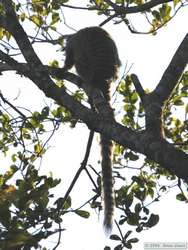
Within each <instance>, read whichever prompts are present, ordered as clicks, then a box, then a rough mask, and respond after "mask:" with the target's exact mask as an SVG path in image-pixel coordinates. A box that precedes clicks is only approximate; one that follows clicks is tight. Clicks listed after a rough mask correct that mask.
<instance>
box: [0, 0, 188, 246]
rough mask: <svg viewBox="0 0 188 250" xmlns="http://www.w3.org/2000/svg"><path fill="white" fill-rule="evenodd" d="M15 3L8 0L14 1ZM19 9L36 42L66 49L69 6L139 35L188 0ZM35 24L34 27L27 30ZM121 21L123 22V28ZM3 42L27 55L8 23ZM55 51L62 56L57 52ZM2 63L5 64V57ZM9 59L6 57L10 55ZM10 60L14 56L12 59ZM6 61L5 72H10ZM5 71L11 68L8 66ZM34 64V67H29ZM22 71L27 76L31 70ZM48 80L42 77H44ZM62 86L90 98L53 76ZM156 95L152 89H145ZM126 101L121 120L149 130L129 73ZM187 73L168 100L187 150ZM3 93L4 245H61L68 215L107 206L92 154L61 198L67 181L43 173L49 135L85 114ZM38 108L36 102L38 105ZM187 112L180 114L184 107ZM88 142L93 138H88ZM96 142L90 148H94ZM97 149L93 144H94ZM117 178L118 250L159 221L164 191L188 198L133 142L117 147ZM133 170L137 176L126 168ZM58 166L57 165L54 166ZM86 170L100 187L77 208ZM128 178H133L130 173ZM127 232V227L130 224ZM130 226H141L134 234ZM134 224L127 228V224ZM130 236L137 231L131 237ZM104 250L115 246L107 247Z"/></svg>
mask: <svg viewBox="0 0 188 250" xmlns="http://www.w3.org/2000/svg"><path fill="white" fill-rule="evenodd" d="M7 2H9V0H8V1H7ZM13 2H14V9H15V11H16V13H17V17H18V18H19V21H20V23H21V25H22V26H23V28H24V29H25V30H28V37H29V39H30V41H31V43H32V45H36V46H37V44H39V43H41V44H42V43H44V42H45V43H48V44H52V45H56V46H58V49H59V51H60V53H62V51H63V49H64V41H65V38H67V37H68V35H66V34H61V32H60V31H61V29H62V27H61V22H62V20H64V22H65V23H66V20H65V19H64V16H63V10H64V9H68V8H71V9H74V10H76V11H80V10H84V11H86V12H94V13H96V14H98V15H100V16H103V17H105V20H104V21H103V22H102V23H101V25H103V24H105V23H108V22H110V21H112V22H113V23H114V24H120V23H121V24H124V25H125V27H127V28H128V29H129V30H130V31H131V32H132V33H138V34H143V33H144V34H149V33H151V34H153V35H154V34H156V32H157V31H158V30H159V29H160V28H161V27H163V26H164V25H167V23H168V22H169V21H170V20H171V19H172V18H173V17H174V16H175V15H176V13H177V12H178V11H179V10H180V9H181V8H183V7H185V6H186V5H187V1H182V0H181V1H180V0H173V1H162V0H161V1H158V2H160V3H158V4H155V1H145V0H131V1H128V0H127V1H126V0H116V1H111V0H90V1H85V2H86V4H85V5H84V6H83V5H82V6H78V4H76V5H75V6H74V1H69V0H29V1H28V0H27V1H13ZM4 4H5V2H4V1H0V14H1V23H2V20H4V19H3V18H5V8H4ZM133 13H134V14H137V15H139V16H141V17H144V20H145V22H146V26H145V27H146V30H141V28H142V27H139V30H136V28H135V27H134V18H133V17H131V15H129V14H133ZM28 27H29V28H28ZM117 27H118V26H117ZM0 40H1V46H2V47H3V48H4V51H5V52H7V55H8V56H10V58H11V59H16V60H20V54H19V53H17V51H18V48H17V46H16V45H15V42H14V40H13V35H12V34H11V32H9V31H8V30H6V29H5V28H4V27H3V25H2V27H0ZM54 57H55V56H54ZM1 61H2V62H3V63H2V64H3V66H5V64H4V60H3V58H1ZM5 62H6V61H5ZM10 62H12V61H11V60H10ZM2 64H1V65H0V66H1V68H0V70H1V71H2V72H3V67H2ZM10 65H11V66H12V64H11V63H10ZM49 65H50V66H53V67H54V68H58V67H59V62H58V60H54V61H53V62H49ZM5 70H10V69H9V68H6V69H5ZM29 70H33V69H31V68H29ZM16 71H17V72H18V73H19V74H20V75H22V74H23V75H25V72H22V71H19V69H16ZM41 79H42V78H41ZM54 81H55V83H56V85H57V86H58V87H59V88H62V89H63V90H64V89H65V90H66V91H67V92H68V91H69V92H70V95H71V96H72V97H73V98H74V100H76V101H77V102H78V103H82V104H83V103H85V96H84V94H83V92H82V91H81V90H80V89H79V90H78V89H77V88H75V89H74V88H69V85H68V84H67V82H66V81H64V80H62V79H61V80H59V79H58V77H54ZM146 92H148V93H149V91H146ZM116 95H118V99H120V100H121V104H120V105H121V114H120V120H121V124H122V125H124V126H125V127H128V128H131V129H132V130H134V131H137V132H140V133H142V131H143V130H144V129H145V126H146V124H145V115H146V114H145V110H144V106H143V102H142V100H141V98H140V96H139V93H138V91H137V90H136V89H135V87H134V84H133V80H132V78H131V76H130V75H126V74H125V75H123V77H122V79H121V81H120V82H119V84H118V88H117V91H116ZM187 97H188V72H184V74H183V75H182V77H181V80H180V83H179V84H178V85H177V86H176V87H175V89H174V90H173V93H172V95H171V97H170V98H169V99H168V100H167V101H166V105H165V109H164V112H163V120H164V134H165V136H166V138H167V140H168V141H170V142H171V143H173V144H174V145H176V146H177V147H178V148H179V149H181V150H182V151H184V152H187V150H188V144H187V141H188V138H187V134H188V122H187V120H188V119H187V115H188V105H187V103H186V98H187ZM0 98H1V100H2V102H1V103H0V108H1V111H0V151H1V154H2V155H3V156H4V158H5V159H6V164H5V166H6V167H5V171H4V173H3V171H2V173H1V175H0V248H1V249H2V250H6V249H10V250H11V249H12V250H13V249H24V250H26V249H27V250H28V249H31V248H32V247H34V248H35V249H44V250H45V249H46V248H45V247H43V246H42V243H41V241H42V240H44V239H47V238H48V237H50V236H52V235H54V234H58V237H57V238H59V239H58V240H57V244H56V245H55V246H54V248H53V249H56V248H57V247H58V245H59V244H60V240H62V241H63V237H62V236H63V232H64V230H65V229H64V228H63V219H62V218H65V216H66V215H67V214H70V213H74V214H75V215H77V216H80V217H82V218H85V219H87V218H89V216H90V211H86V210H84V209H85V208H83V207H85V206H86V205H88V204H89V206H90V207H91V208H93V209H95V210H97V211H100V210H101V199H100V195H101V179H100V172H99V173H98V172H97V171H96V170H95V169H94V168H93V167H92V166H89V167H88V166H87V160H88V156H87V153H88V152H86V156H85V158H84V161H83V163H82V164H81V167H80V168H79V170H78V172H77V173H76V175H75V178H74V180H73V182H72V184H71V186H70V188H69V189H68V190H67V191H66V192H65V190H64V192H65V196H64V197H63V198H62V197H56V196H55V195H54V193H55V191H54V192H53V191H52V190H53V189H55V188H56V187H57V186H58V185H62V183H60V180H59V179H54V178H53V176H52V174H50V175H41V173H40V163H41V159H43V158H44V157H45V155H46V154H47V153H48V148H49V147H50V140H51V138H52V137H53V136H54V134H55V133H56V132H57V131H58V129H59V128H60V126H62V125H64V126H65V125H67V124H68V125H69V126H70V127H72V128H74V127H75V126H76V125H77V123H78V122H80V118H79V117H77V116H74V115H73V114H72V113H71V112H70V111H69V110H68V109H67V107H65V106H59V105H58V104H57V103H55V104H52V105H51V106H48V105H46V106H44V107H43V108H42V110H37V111H33V110H26V109H25V108H20V107H17V106H16V105H15V104H12V103H11V102H9V101H8V100H7V99H6V98H5V97H4V96H3V94H2V93H1V94H0ZM31 109H32V107H31ZM180 111H181V113H182V111H184V114H183V115H182V116H180V117H179V116H178V115H177V114H178V113H180ZM88 145H89V141H88ZM88 148H89V146H88V147H87V149H88ZM89 150H90V148H89ZM113 163H114V178H115V181H116V182H118V183H119V184H120V185H119V186H118V188H116V191H115V193H116V206H117V208H118V209H119V211H120V213H121V214H120V216H119V219H117V220H116V227H117V234H112V235H111V236H110V239H111V240H112V241H114V242H117V246H115V248H114V250H120V249H125V248H127V249H131V248H132V246H133V244H134V243H136V242H138V239H137V238H136V236H135V235H137V233H141V232H142V231H143V230H145V229H149V228H151V227H153V226H155V225H156V224H157V223H158V221H159V215H156V214H154V213H152V211H150V207H149V205H150V204H152V203H154V202H159V200H160V198H161V196H162V195H164V194H165V193H167V192H168V191H169V190H170V189H172V188H173V187H178V188H179V190H180V191H179V193H178V194H177V196H176V199H177V200H179V201H182V202H187V197H186V192H185V187H184V184H185V181H183V180H181V179H177V177H176V176H175V175H173V174H172V173H170V172H169V171H168V170H167V169H166V168H162V167H160V166H159V164H158V163H156V162H154V161H152V160H150V159H149V158H148V157H143V156H142V155H140V154H138V153H137V152H135V151H134V150H131V149H130V148H129V147H123V146H122V145H120V144H118V143H116V144H115V146H114V157H113ZM127 169H129V170H131V171H130V174H127V172H126V170H127ZM52 171H53V169H52ZM82 171H85V172H86V173H87V176H88V178H89V179H90V180H91V183H92V185H93V186H94V188H93V193H91V195H90V199H89V200H88V201H87V202H84V204H83V206H81V207H80V208H78V209H74V208H72V200H71V197H70V194H71V191H72V188H73V186H74V184H75V183H76V181H77V180H78V178H79V175H80V173H81V172H82ZM125 176H126V178H125ZM125 223H126V226H128V231H126V232H123V231H124V228H126V227H124V225H125ZM129 228H131V229H134V233H133V231H132V230H129ZM125 230H127V229H125ZM131 234H135V235H133V236H131V237H130V235H131ZM104 249H106V250H109V249H110V247H109V246H106V247H105V248H104Z"/></svg>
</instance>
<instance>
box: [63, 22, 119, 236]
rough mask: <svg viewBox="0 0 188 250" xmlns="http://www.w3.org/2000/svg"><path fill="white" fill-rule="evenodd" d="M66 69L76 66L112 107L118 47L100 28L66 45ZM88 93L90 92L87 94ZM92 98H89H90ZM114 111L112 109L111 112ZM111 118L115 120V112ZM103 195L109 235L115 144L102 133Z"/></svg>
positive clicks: (84, 31)
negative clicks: (112, 84) (111, 99)
mask: <svg viewBox="0 0 188 250" xmlns="http://www.w3.org/2000/svg"><path fill="white" fill-rule="evenodd" d="M65 52H66V58H65V66H64V69H66V70H68V69H70V68H72V66H75V68H76V71H77V73H78V75H79V76H80V77H81V78H82V80H83V81H84V83H85V84H86V85H87V86H89V88H90V91H91V92H90V93H92V89H95V88H97V89H99V90H100V91H101V92H102V94H103V97H104V98H105V100H106V103H107V105H109V107H111V106H110V84H111V83H112V82H113V81H115V80H116V79H117V74H118V69H119V67H120V65H121V62H120V59H119V55H118V51H117V47H116V44H115V42H114V41H113V39H112V38H111V37H110V35H109V34H108V33H107V32H106V31H105V30H103V29H102V28H100V27H88V28H84V29H81V30H79V31H78V32H77V33H75V34H74V35H72V36H71V37H70V38H69V39H68V41H67V44H66V48H65ZM87 94H88V93H87ZM89 98H90V96H89ZM111 110H112V109H111ZM111 113H112V114H109V117H112V116H113V118H114V114H113V111H112V112H111ZM100 144H101V157H102V161H101V165H102V192H103V202H104V229H105V231H106V232H107V234H109V233H110V232H111V230H112V225H113V214H114V207H115V197H114V188H113V176H112V141H111V140H110V139H109V138H108V137H107V136H105V135H103V134H101V140H100Z"/></svg>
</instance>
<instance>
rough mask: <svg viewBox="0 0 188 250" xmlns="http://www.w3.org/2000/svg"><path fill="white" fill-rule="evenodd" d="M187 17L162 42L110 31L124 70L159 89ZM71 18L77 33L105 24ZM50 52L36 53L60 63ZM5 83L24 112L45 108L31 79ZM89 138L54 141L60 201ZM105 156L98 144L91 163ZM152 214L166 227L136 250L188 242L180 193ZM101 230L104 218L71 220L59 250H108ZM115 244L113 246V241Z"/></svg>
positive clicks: (48, 162) (48, 167)
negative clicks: (151, 244)
mask: <svg viewBox="0 0 188 250" xmlns="http://www.w3.org/2000/svg"><path fill="white" fill-rule="evenodd" d="M83 13H84V15H83ZM187 15H188V8H185V9H183V10H182V11H181V12H180V13H179V15H177V16H176V17H175V19H174V20H173V21H171V22H170V23H169V24H168V26H167V27H165V28H163V29H161V30H160V31H159V32H158V34H157V35H156V36H151V35H133V34H130V32H129V31H127V29H126V27H125V26H123V25H120V26H118V25H117V26H111V25H107V26H105V28H106V30H107V31H109V32H110V34H111V35H112V37H113V38H114V40H115V41H116V43H117V47H118V49H119V54H120V57H121V60H122V62H123V64H124V65H125V64H126V62H127V63H128V66H131V65H132V64H133V67H132V72H134V73H136V74H137V75H138V76H139V78H140V80H141V82H142V84H143V86H144V87H147V88H149V89H153V88H154V87H155V86H156V84H157V82H158V81H159V79H160V78H161V75H162V74H163V72H164V70H165V69H166V67H167V66H168V63H169V61H170V59H171V58H172V56H173V54H174V52H175V50H176V49H177V47H178V45H179V44H180V43H181V41H182V39H183V38H184V36H185V34H186V33H187ZM65 17H66V21H67V23H68V24H69V25H71V27H73V28H75V29H80V28H83V27H85V24H86V22H87V26H91V25H96V24H97V23H100V21H97V23H96V19H95V18H96V17H95V16H94V15H93V18H91V16H90V15H88V14H87V13H85V12H82V13H77V12H73V10H71V12H70V11H67V12H65ZM100 19H101V18H100ZM97 20H99V19H97ZM101 20H102V19H101ZM140 23H141V20H138V24H140ZM138 24H137V25H138ZM70 33H71V31H70ZM46 49H47V47H46V45H45V44H43V45H42V47H40V48H39V49H37V48H36V51H37V52H38V53H39V52H40V54H39V55H40V57H41V58H42V60H43V61H44V62H46V63H47V62H49V61H50V60H53V59H54V51H55V50H54V48H52V47H51V48H48V53H46ZM1 79H2V76H1ZM4 83H5V84H2V83H1V90H2V93H3V94H4V96H6V97H8V98H9V100H13V98H15V97H16V95H17V93H18V90H19V89H20V90H21V94H20V97H19V99H18V101H17V103H19V105H20V106H24V105H26V106H28V107H32V108H33V110H34V108H36V109H37V107H38V106H39V105H40V106H41V107H42V106H43V105H44V100H45V98H44V96H43V94H42V93H41V91H40V90H38V89H37V88H36V87H35V86H34V84H32V83H31V82H29V81H27V80H26V79H25V78H21V79H20V78H19V77H18V76H16V77H15V74H14V73H13V74H10V73H6V74H4ZM30 93H34V95H35V103H33V95H31V94H30ZM36 100H37V101H36ZM87 136H88V130H87V128H86V127H85V126H84V125H81V126H78V128H77V129H69V128H65V129H63V130H62V131H61V132H59V133H58V135H56V136H55V138H54V139H53V140H52V146H53V147H52V148H51V149H50V151H49V153H48V154H47V156H46V157H45V159H44V160H43V165H42V171H44V172H49V171H52V172H53V174H54V177H58V178H62V183H61V184H60V185H59V188H58V190H57V195H63V193H62V190H63V191H65V190H66V188H67V187H68V186H69V184H70V182H71V180H72V178H73V176H74V174H75V172H76V170H77V169H78V168H79V166H80V163H81V161H82V160H83V156H84V153H85V147H86V142H87ZM99 151H100V149H99V146H98V145H97V143H96V145H95V146H94V149H93V152H92V156H91V160H90V162H92V164H93V165H94V166H98V164H97V160H98V159H99V153H96V152H99ZM92 157H93V158H92ZM98 167H99V166H98ZM81 177H82V178H80V181H79V183H78V185H76V187H75V189H74V190H75V192H74V194H73V196H72V197H73V200H74V199H75V200H76V201H75V203H74V204H75V207H76V205H78V206H79V205H80V204H81V203H80V199H81V198H82V201H84V200H86V199H85V197H87V195H88V192H89V191H88V187H90V183H89V181H88V180H86V179H85V178H84V175H82V176H81ZM150 209H152V212H153V213H157V214H159V215H160V222H159V223H158V225H157V226H155V227H154V228H152V229H150V230H147V231H145V232H142V233H141V234H138V235H137V236H138V238H140V242H139V243H138V244H134V245H133V250H137V249H140V250H141V249H143V243H144V242H148V241H149V242H151V241H154V242H156V241H165V242H166V241H183V242H185V241H188V238H187V230H186V229H187V222H188V207H187V206H186V205H184V204H183V203H181V202H178V201H176V200H175V193H171V194H168V195H166V196H165V197H164V198H163V199H162V200H161V201H160V203H155V205H152V206H151V207H150ZM101 225H102V218H100V219H98V217H97V214H96V216H93V217H92V218H90V219H89V220H84V219H82V218H79V217H78V216H75V215H72V214H71V215H70V216H67V217H65V219H64V223H63V227H65V228H66V229H67V230H66V231H65V233H63V234H62V236H63V237H62V244H61V245H60V247H59V248H58V249H59V250H60V249H63V250H72V249H76V250H88V249H89V250H102V249H103V247H104V242H105V241H106V239H105V237H104V234H103V232H102V226H101ZM125 227H126V225H125ZM125 231H126V228H125ZM85 235H87V237H85ZM55 240H56V239H49V240H47V245H46V247H47V248H48V247H49V248H50V247H53V246H54V243H55ZM109 242H110V243H111V241H109ZM109 242H108V243H109ZM115 243H116V242H115Z"/></svg>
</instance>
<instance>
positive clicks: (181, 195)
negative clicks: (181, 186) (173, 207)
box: [176, 193, 187, 201]
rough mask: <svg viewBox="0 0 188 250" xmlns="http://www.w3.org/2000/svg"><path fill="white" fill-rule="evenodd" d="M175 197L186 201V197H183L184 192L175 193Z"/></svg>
mask: <svg viewBox="0 0 188 250" xmlns="http://www.w3.org/2000/svg"><path fill="white" fill-rule="evenodd" d="M176 199H177V200H179V201H186V200H187V198H186V197H185V195H184V194H182V193H180V194H177V195H176Z"/></svg>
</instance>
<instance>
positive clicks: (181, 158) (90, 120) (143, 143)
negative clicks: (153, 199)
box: [0, 0, 188, 179]
mask: <svg viewBox="0 0 188 250" xmlns="http://www.w3.org/2000/svg"><path fill="white" fill-rule="evenodd" d="M0 2H1V3H2V4H3V6H4V7H5V15H4V14H2V13H3V12H1V16H0V25H2V26H3V27H4V28H6V29H7V30H8V31H9V32H10V33H11V34H12V35H13V37H14V38H15V40H16V42H17V44H18V46H19V48H20V50H21V52H22V54H23V56H24V58H25V60H26V61H27V66H24V65H23V64H19V63H18V62H17V61H15V60H14V59H13V58H10V56H8V55H6V54H5V53H3V52H0V59H1V60H2V61H4V62H6V63H7V64H8V65H9V66H10V67H13V68H15V69H16V70H17V71H18V73H19V74H21V75H22V74H23V75H24V76H26V77H28V78H29V79H31V80H32V81H33V82H34V83H35V84H36V85H37V86H38V87H39V89H41V90H42V91H43V92H44V93H45V95H46V96H47V97H50V98H52V99H54V100H55V101H56V102H57V103H58V104H59V105H62V106H65V107H66V108H67V109H68V110H69V111H70V112H71V113H73V114H74V115H75V116H76V117H79V118H80V119H81V120H82V121H83V122H84V123H85V124H86V125H87V126H88V127H89V128H90V129H91V130H94V131H97V132H99V133H102V134H104V135H106V136H107V137H108V138H110V139H112V140H114V141H116V142H117V143H119V144H121V145H123V146H124V147H128V148H130V149H132V150H134V151H137V152H139V153H142V154H144V155H146V156H147V157H148V158H149V159H150V160H153V161H155V162H157V163H158V164H160V165H161V166H163V167H165V168H166V169H168V170H169V171H170V172H171V173H173V174H176V175H177V176H178V177H180V178H184V179H188V168H187V166H188V156H187V155H186V154H185V153H184V152H182V151H181V150H179V149H177V148H175V147H174V146H173V145H171V144H170V143H169V142H167V141H165V140H164V139H162V138H161V137H157V136H155V133H153V132H152V131H148V129H147V128H146V130H145V131H142V132H139V133H138V132H135V131H133V130H131V129H129V128H125V127H124V126H122V125H121V124H119V123H117V122H115V121H111V122H110V123H109V122H108V121H105V120H104V119H103V116H102V115H100V114H96V113H95V112H93V111H92V110H90V109H89V108H87V107H85V106H84V105H82V104H81V103H79V102H77V101H76V100H74V98H73V97H71V96H70V95H68V94H67V93H66V91H65V89H64V88H59V87H58V86H56V85H55V83H54V82H53V80H52V79H51V78H50V76H49V74H50V72H44V71H40V69H41V68H42V67H43V66H42V63H41V61H40V59H39V58H38V56H37V55H36V54H35V51H34V50H33V48H32V46H31V44H30V42H29V39H28V37H27V34H26V33H25V31H24V30H23V28H22V26H21V25H20V23H19V22H18V19H17V17H16V14H15V13H13V11H14V10H13V7H12V4H11V1H10V0H6V1H5V0H1V1H0ZM151 2H154V1H151ZM156 2H161V1H157V0H156ZM163 2H164V1H163ZM186 41H187V37H186V39H185V40H184V42H183V44H184V45H183V46H181V47H183V50H181V53H179V52H178V56H180V57H182V58H184V61H183V62H184V63H181V65H182V66H181V67H180V69H178V72H180V71H181V70H182V71H183V68H184V67H183V64H185V62H186V60H187V55H186V56H185V57H184V55H183V54H182V51H183V52H184V53H185V51H186V53H187V45H185V43H186ZM172 62H174V61H173V60H172ZM175 62H176V63H177V61H176V60H175ZM172 65H173V64H172ZM170 72H172V71H170ZM166 74H167V75H168V71H167V73H166ZM176 74H177V73H176ZM177 75H178V74H177ZM177 78H178V77H177ZM164 79H165V78H164ZM163 82H164V80H163ZM163 84H166V82H165V83H163ZM168 85H169V86H171V85H170V84H168ZM165 91H166V90H165ZM155 93H156V94H155ZM157 93H158V90H156V92H154V94H155V97H156V98H159V99H160V97H158V94H157ZM160 93H161V92H160ZM154 94H153V95H154ZM150 96H151V95H149V97H147V98H145V100H147V101H148V100H149V98H150ZM163 98H164V97H163V95H162V100H163ZM147 101H146V103H145V107H146V108H147V110H146V118H147V115H148V114H149V115H150V117H151V118H152V116H153V117H154V116H155V113H149V111H151V110H152V109H151V108H149V105H150V103H149V102H147ZM150 101H152V99H151V98H150ZM154 103H157V102H156V101H155V102H154ZM160 103H161V102H160ZM159 113H160V112H159Z"/></svg>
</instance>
